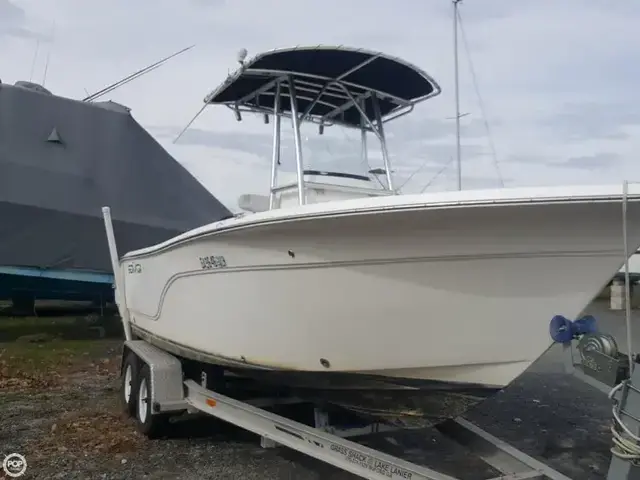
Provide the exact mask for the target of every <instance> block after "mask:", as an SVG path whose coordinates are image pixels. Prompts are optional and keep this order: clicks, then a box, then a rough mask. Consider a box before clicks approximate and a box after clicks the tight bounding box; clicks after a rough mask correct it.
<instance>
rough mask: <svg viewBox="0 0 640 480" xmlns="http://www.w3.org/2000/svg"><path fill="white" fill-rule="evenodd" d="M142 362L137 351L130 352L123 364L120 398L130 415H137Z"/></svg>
mask: <svg viewBox="0 0 640 480" xmlns="http://www.w3.org/2000/svg"><path fill="white" fill-rule="evenodd" d="M139 370H140V363H139V361H138V357H137V355H136V354H135V353H133V352H129V353H128V354H127V356H126V357H125V360H124V363H123V364H122V374H121V377H122V385H121V393H120V399H121V401H122V404H123V407H124V411H125V412H126V414H127V415H129V416H130V417H135V416H136V406H137V398H138V391H137V386H138V372H139Z"/></svg>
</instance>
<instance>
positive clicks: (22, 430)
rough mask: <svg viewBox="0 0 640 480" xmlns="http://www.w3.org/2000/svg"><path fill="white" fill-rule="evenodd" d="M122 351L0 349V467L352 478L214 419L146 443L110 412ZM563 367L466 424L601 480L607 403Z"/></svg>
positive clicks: (45, 473)
mask: <svg viewBox="0 0 640 480" xmlns="http://www.w3.org/2000/svg"><path fill="white" fill-rule="evenodd" d="M592 310H593V313H595V314H596V315H597V318H599V321H600V323H601V325H602V326H603V327H604V328H605V329H607V330H609V331H612V333H613V332H615V333H619V329H620V325H621V323H622V320H621V318H622V317H621V315H619V314H618V313H617V312H616V313H611V312H609V311H608V310H606V308H604V307H603V306H602V305H596V306H594V307H593V308H592ZM622 340H623V339H622V338H621V340H620V341H621V342H622ZM120 344H121V341H119V340H97V341H96V340H94V341H91V342H87V341H60V342H55V341H54V342H49V343H44V344H33V343H27V344H23V343H15V342H12V343H5V344H0V413H1V415H0V458H3V457H4V455H6V454H8V453H11V452H18V453H21V454H23V455H24V456H25V457H26V459H27V462H28V469H27V472H26V474H25V475H24V476H23V477H21V478H24V479H41V478H47V479H49V478H51V479H58V478H60V479H63V478H64V479H104V480H116V479H157V480H159V479H167V480H168V479H180V480H191V479H193V480H196V479H197V480H201V479H244V480H251V479H260V480H268V479H296V480H320V479H322V480H325V479H326V480H342V479H345V480H346V479H355V478H357V477H355V476H353V475H350V474H347V473H345V472H342V471H339V470H337V469H335V468H333V467H330V466H328V465H325V464H324V463H322V462H319V461H316V460H314V459H311V458H309V457H306V456H304V455H302V454H298V453H297V452H293V451H291V450H288V449H285V448H275V449H268V450H264V449H261V448H260V446H259V441H258V438H257V437H255V436H253V435H251V434H249V433H247V432H242V431H240V430H238V429H235V428H234V427H231V426H229V425H226V424H223V423H221V422H217V421H215V420H209V419H207V420H202V419H194V420H189V421H185V422H181V424H180V425H178V426H177V428H176V432H175V434H174V435H173V436H172V438H170V439H161V440H154V441H150V440H147V439H146V438H144V437H143V436H141V435H140V434H138V433H137V431H136V430H135V427H134V425H133V423H132V421H131V420H130V419H128V418H126V417H125V416H124V415H123V414H122V413H121V410H120V407H119V402H118V386H119V380H118V372H117V371H118V361H119V358H118V356H119V351H120ZM560 362H561V357H560V355H559V350H558V349H557V348H555V347H554V349H552V350H550V351H549V352H548V353H547V354H546V355H545V357H543V358H542V359H541V360H540V361H539V362H537V364H536V365H534V366H533V367H532V368H531V369H530V371H529V372H527V373H526V374H524V375H523V376H522V377H521V378H520V379H519V380H518V381H517V382H515V383H514V384H513V385H511V386H510V387H509V388H508V389H506V390H505V391H504V392H502V393H500V394H498V395H497V396H496V397H494V398H492V399H490V400H488V401H486V402H485V403H483V404H482V405H480V406H479V407H478V408H476V409H474V410H473V411H471V412H469V413H468V414H467V416H466V417H467V419H469V420H471V421H473V422H474V423H476V424H478V425H479V426H480V427H482V428H484V429H486V430H488V431H489V432H490V433H492V434H494V435H496V436H498V437H500V438H502V439H504V440H506V441H508V442H511V443H512V444H513V445H514V446H516V447H517V448H520V449H521V450H523V451H525V452H526V453H528V454H530V455H532V456H534V457H536V458H538V459H540V460H543V461H545V462H547V463H549V464H551V465H552V466H553V467H554V468H557V469H558V470H560V471H562V472H563V473H564V474H565V475H568V476H569V477H571V478H574V479H576V480H577V479H580V480H595V479H602V478H604V477H605V475H606V471H607V468H608V464H609V459H610V453H609V448H610V446H611V440H610V435H609V431H608V429H609V425H610V411H611V407H610V404H609V401H608V400H607V398H606V396H605V395H603V394H602V393H600V392H597V391H595V390H594V389H592V388H590V387H588V386H587V385H585V384H584V383H582V382H580V381H579V380H577V379H575V378H573V377H570V376H567V375H565V374H563V373H562V372H561V363H560ZM366 443H367V444H368V445H370V446H373V447H375V448H380V449H382V450H384V451H386V452H388V453H391V454H394V455H399V456H402V457H404V458H407V459H408V460H410V461H414V462H416V463H422V464H425V465H429V466H430V467H432V468H436V469H439V470H443V471H445V472H446V473H449V474H450V475H454V476H457V477H460V478H461V479H465V480H481V479H486V478H488V477H489V476H490V475H491V474H493V475H495V474H496V472H494V471H492V470H491V469H490V468H489V467H487V466H485V465H484V464H483V463H482V462H481V461H479V460H477V459H474V458H472V457H470V456H469V454H468V452H467V451H466V450H464V449H463V448H462V447H460V446H459V445H455V444H453V443H452V442H450V441H448V440H447V439H445V438H444V437H443V436H442V435H441V434H439V433H438V432H437V431H435V430H428V431H420V432H411V433H406V432H405V433H401V434H398V433H394V434H379V435H377V436H376V437H372V438H370V439H368V440H367V442H366ZM0 478H3V477H2V473H0Z"/></svg>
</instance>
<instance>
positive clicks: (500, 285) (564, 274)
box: [120, 46, 640, 426]
mask: <svg viewBox="0 0 640 480" xmlns="http://www.w3.org/2000/svg"><path fill="white" fill-rule="evenodd" d="M439 93H440V87H439V86H438V84H437V83H436V82H435V80H433V79H432V78H431V77H430V76H429V75H427V74H426V73H425V72H423V71H422V70H420V69H419V68H417V67H415V66H413V65H411V64H409V63H407V62H405V61H403V60H400V59H398V58H393V57H390V56H388V55H385V54H383V53H378V52H371V51H366V50H360V49H350V48H344V47H318V46H315V47H308V48H300V47H298V48H292V49H281V50H274V51H269V52H266V53H262V54H259V55H257V56H256V57H254V58H253V59H251V60H249V61H246V62H242V66H241V67H240V68H239V69H238V71H236V72H235V73H233V74H231V75H230V76H229V77H228V78H227V79H226V80H225V82H224V83H223V84H222V85H221V86H220V87H219V88H217V89H216V90H215V91H213V92H212V93H211V94H209V95H208V96H207V97H206V98H205V102H206V103H207V104H221V105H225V106H227V107H229V108H230V109H232V110H234V112H235V115H236V118H237V119H238V120H241V118H242V113H246V112H250V113H258V114H261V115H265V117H270V119H271V122H272V123H273V128H274V141H273V157H272V167H273V168H272V178H271V188H270V195H269V197H259V196H244V197H242V200H241V203H242V205H244V206H245V208H247V209H248V210H252V211H251V212H250V213H246V214H244V215H240V216H237V217H235V218H230V219H226V220H222V221H219V222H216V223H213V224H210V225H204V226H202V227H200V228H197V229H194V230H192V231H189V232H187V233H184V234H182V235H179V236H177V237H175V238H173V239H171V240H169V241H166V242H164V243H161V244H158V245H154V246H150V247H148V248H145V249H142V250H136V251H133V252H129V253H127V254H126V255H125V256H124V257H123V258H122V260H121V263H120V268H121V273H122V277H124V285H125V288H124V295H125V296H126V305H127V308H128V314H129V316H130V320H131V322H132V323H131V328H132V331H133V334H134V335H135V336H137V337H138V338H143V339H145V340H147V341H149V342H151V343H152V344H155V345H156V346H159V347H161V348H164V349H166V350H168V351H171V352H173V353H176V354H178V355H180V356H182V357H184V358H186V359H192V360H199V361H204V362H207V363H210V364H213V365H218V366H220V367H221V368H225V369H228V370H229V371H232V372H235V373H236V374H241V375H244V376H247V377H253V378H255V379H258V380H260V381H263V382H264V383H275V384H283V385H287V386H290V387H295V388H296V389H297V391H300V392H303V393H306V394H308V395H309V396H311V397H313V398H315V399H318V400H319V399H322V400H326V401H328V402H329V403H333V404H336V405H339V406H342V407H344V408H347V409H350V410H352V411H356V412H359V413H363V414H368V415H373V416H376V417H378V418H383V419H386V420H388V421H394V422H399V423H401V424H403V425H405V426H417V425H420V426H421V425H425V424H428V423H433V422H439V421H441V420H444V419H447V418H451V417H456V416H458V415H460V414H461V413H464V411H465V410H467V409H468V408H470V407H471V406H473V405H475V404H476V403H478V402H479V401H481V400H483V399H484V398H486V397H488V396H490V395H492V394H494V393H496V392H497V391H499V390H500V389H502V388H504V387H505V386H506V385H508V384H509V383H510V382H512V381H513V380H514V379H516V378H517V377H518V376H519V375H520V374H522V373H523V372H524V371H525V370H526V369H527V367H529V366H530V365H531V364H532V363H533V362H534V361H535V360H536V359H537V358H539V357H540V356H541V355H542V354H543V353H544V352H545V351H546V350H547V349H548V348H549V347H550V346H551V344H552V339H551V337H550V333H549V328H550V327H549V325H550V320H551V319H552V317H554V316H555V315H564V316H565V317H568V318H572V319H573V318H576V317H578V316H579V315H580V314H581V312H582V311H583V309H585V307H586V306H587V305H588V304H589V303H590V302H591V300H592V299H593V298H594V297H595V296H596V295H597V294H598V292H599V291H600V290H601V289H602V288H603V286H604V285H606V284H607V282H608V281H609V280H610V279H611V277H612V276H613V275H614V274H615V273H616V272H617V271H618V269H619V268H620V266H621V265H622V264H623V262H624V250H623V242H622V225H623V215H622V211H623V208H622V206H623V200H624V201H625V205H626V211H627V214H626V215H627V219H628V222H627V223H628V234H627V238H628V243H629V251H635V249H637V248H638V247H640V187H639V186H638V185H633V184H631V185H629V186H628V191H627V192H626V193H625V194H623V188H622V187H621V186H620V185H613V186H606V185H605V186H577V187H554V188H546V187H545V188H503V189H497V190H486V191H455V192H441V193H428V194H427V193H424V194H416V195H402V194H398V193H397V191H396V190H395V188H394V178H393V175H392V173H391V172H392V169H391V165H390V159H389V155H388V153H387V149H386V142H385V134H384V125H385V124H386V122H388V121H390V120H392V119H394V118H397V117H398V116H400V115H403V114H405V113H408V112H410V111H411V110H412V109H413V107H414V105H415V104H416V103H418V102H421V101H423V100H426V99H428V98H431V97H434V96H435V95H437V94H439ZM282 118H286V119H291V123H292V126H293V132H294V139H295V144H296V162H297V163H296V165H297V181H295V182H291V183H287V184H284V185H278V183H277V175H276V174H277V172H278V164H279V163H280V162H279V160H280V129H281V125H280V124H281V119H282ZM302 121H310V122H315V123H317V124H318V125H319V129H320V131H321V132H322V131H323V129H325V128H330V126H331V125H341V126H343V127H351V128H357V129H361V131H362V132H363V133H362V137H363V139H364V140H363V144H365V142H366V138H367V136H368V135H369V136H370V134H373V135H374V136H375V137H377V138H378V140H379V141H380V144H381V152H382V158H383V161H384V169H383V174H384V175H385V177H386V181H383V182H380V183H381V184H382V186H380V185H379V184H377V183H376V182H375V180H374V179H373V177H372V176H370V175H364V176H358V175H351V174H344V173H342V172H322V171H306V170H305V167H304V164H303V158H302V148H301V140H300V122H302ZM365 146H366V145H365ZM364 151H365V152H366V148H365V149H364Z"/></svg>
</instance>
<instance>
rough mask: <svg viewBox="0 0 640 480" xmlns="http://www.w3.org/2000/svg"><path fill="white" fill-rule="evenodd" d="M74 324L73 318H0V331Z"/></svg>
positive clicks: (74, 319)
mask: <svg viewBox="0 0 640 480" xmlns="http://www.w3.org/2000/svg"><path fill="white" fill-rule="evenodd" d="M75 322H76V317H75V316H66V317H65V316H63V317H0V329H1V330H8V329H11V328H19V329H23V328H33V327H42V326H61V325H73V324H74V323H75Z"/></svg>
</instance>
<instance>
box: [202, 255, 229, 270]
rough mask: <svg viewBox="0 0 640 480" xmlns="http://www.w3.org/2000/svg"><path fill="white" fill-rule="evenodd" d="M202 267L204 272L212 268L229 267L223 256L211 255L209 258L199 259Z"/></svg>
mask: <svg viewBox="0 0 640 480" xmlns="http://www.w3.org/2000/svg"><path fill="white" fill-rule="evenodd" d="M199 259H200V266H201V267H202V269H203V270H210V269H212V268H224V267H226V266H227V260H226V259H225V258H224V257H223V256H222V255H210V256H208V257H199Z"/></svg>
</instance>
